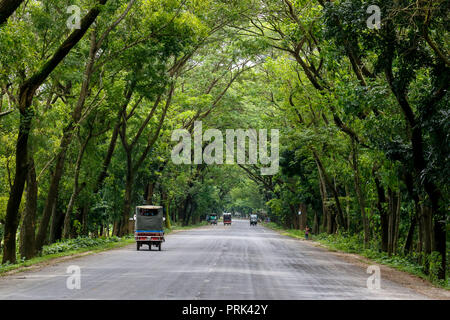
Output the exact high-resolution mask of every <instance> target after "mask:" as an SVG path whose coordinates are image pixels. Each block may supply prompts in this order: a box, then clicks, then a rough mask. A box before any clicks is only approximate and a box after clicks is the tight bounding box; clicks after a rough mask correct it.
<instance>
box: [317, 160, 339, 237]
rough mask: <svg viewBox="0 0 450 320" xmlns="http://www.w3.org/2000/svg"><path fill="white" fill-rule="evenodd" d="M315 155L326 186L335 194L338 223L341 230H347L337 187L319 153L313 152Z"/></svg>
mask: <svg viewBox="0 0 450 320" xmlns="http://www.w3.org/2000/svg"><path fill="white" fill-rule="evenodd" d="M313 155H314V158H315V160H316V163H317V164H318V166H319V167H320V170H321V171H322V174H323V177H324V179H325V182H326V184H327V185H328V187H329V188H330V189H331V191H332V192H333V196H334V201H335V202H336V209H337V219H336V220H337V223H338V225H339V227H340V228H342V229H343V230H346V226H345V220H344V215H343V213H342V207H341V202H340V201H339V195H338V193H337V190H336V188H335V186H333V184H332V183H331V179H330V177H329V176H328V173H327V172H326V171H325V168H324V166H323V164H322V162H321V161H320V158H319V156H318V155H317V153H316V152H315V151H313Z"/></svg>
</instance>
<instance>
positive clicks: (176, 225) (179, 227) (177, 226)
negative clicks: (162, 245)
mask: <svg viewBox="0 0 450 320" xmlns="http://www.w3.org/2000/svg"><path fill="white" fill-rule="evenodd" d="M207 225H208V222H206V221H201V222H199V223H196V224H191V225H188V226H183V225H181V224H180V223H173V222H172V229H166V230H165V233H166V234H170V233H171V232H172V231H176V230H189V229H194V228H198V227H202V226H207Z"/></svg>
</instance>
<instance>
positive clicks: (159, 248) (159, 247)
mask: <svg viewBox="0 0 450 320" xmlns="http://www.w3.org/2000/svg"><path fill="white" fill-rule="evenodd" d="M158 251H161V243H159V246H158Z"/></svg>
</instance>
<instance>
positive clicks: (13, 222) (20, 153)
mask: <svg viewBox="0 0 450 320" xmlns="http://www.w3.org/2000/svg"><path fill="white" fill-rule="evenodd" d="M106 1H107V0H98V2H99V4H100V6H99V5H97V6H95V7H94V8H92V9H91V10H90V11H89V12H88V13H87V14H86V15H85V16H84V18H83V19H81V22H80V28H79V29H76V30H74V31H72V33H71V34H70V35H69V37H68V38H67V39H66V40H65V41H64V42H63V43H62V44H61V45H60V46H59V47H58V49H57V50H56V51H55V53H54V54H53V56H52V57H51V58H50V59H49V60H48V61H47V62H46V63H45V64H44V65H43V66H42V68H41V69H40V70H39V71H38V72H37V73H35V74H34V75H33V76H31V77H30V78H28V79H27V80H26V81H25V82H24V83H23V84H22V85H21V86H20V89H19V99H18V100H19V103H18V104H19V111H20V124H19V134H18V137H17V143H16V153H15V155H16V173H15V177H14V184H13V187H12V188H11V193H10V196H9V199H8V205H7V209H6V217H5V245H4V248H5V249H4V253H3V260H2V261H3V263H5V262H6V261H10V262H11V263H13V262H15V261H16V232H17V224H18V211H19V206H20V202H21V200H22V194H23V189H24V186H25V180H26V177H27V174H28V169H27V161H28V157H27V150H28V136H29V133H30V129H31V122H32V119H33V117H34V112H33V110H32V108H31V104H32V102H33V98H34V95H35V93H36V90H37V89H38V88H39V87H40V86H41V85H42V83H44V81H45V80H46V79H47V77H48V76H49V75H50V74H51V73H52V72H53V70H55V68H56V67H57V66H58V65H59V64H60V63H61V61H62V60H64V58H65V57H66V56H67V54H69V52H70V51H71V50H72V48H73V47H74V46H75V45H76V44H77V43H78V42H79V41H80V40H81V38H83V36H84V34H85V33H86V31H87V30H88V29H89V27H90V26H91V24H92V23H93V22H94V21H95V19H96V18H97V16H98V15H99V14H100V12H101V7H102V5H104V4H105V3H106ZM47 223H48V222H47ZM44 237H45V235H44ZM39 239H40V242H43V240H42V239H43V237H42V235H41V236H40V237H39ZM36 249H40V247H39V246H38V245H36Z"/></svg>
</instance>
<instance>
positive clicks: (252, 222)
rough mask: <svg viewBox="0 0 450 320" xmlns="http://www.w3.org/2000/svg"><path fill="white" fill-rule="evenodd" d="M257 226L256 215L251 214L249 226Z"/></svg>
mask: <svg viewBox="0 0 450 320" xmlns="http://www.w3.org/2000/svg"><path fill="white" fill-rule="evenodd" d="M257 224H258V215H256V214H251V215H250V225H251V226H256V225H257Z"/></svg>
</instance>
